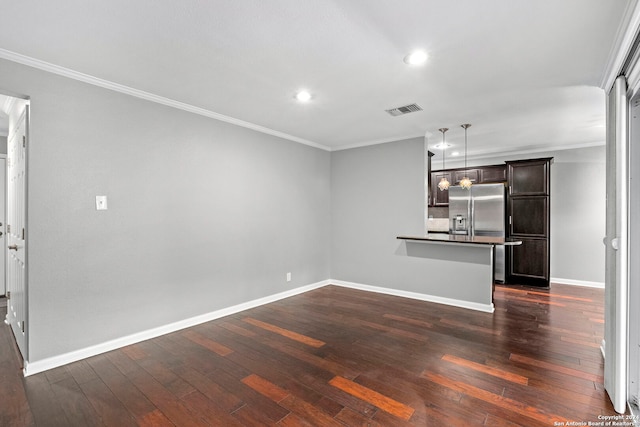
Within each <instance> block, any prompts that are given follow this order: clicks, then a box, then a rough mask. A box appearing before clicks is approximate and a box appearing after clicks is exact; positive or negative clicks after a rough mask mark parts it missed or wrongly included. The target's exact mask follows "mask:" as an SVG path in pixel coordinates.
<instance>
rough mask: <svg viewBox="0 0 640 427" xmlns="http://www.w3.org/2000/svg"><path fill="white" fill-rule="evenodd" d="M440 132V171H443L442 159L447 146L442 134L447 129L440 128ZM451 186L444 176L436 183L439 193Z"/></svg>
mask: <svg viewBox="0 0 640 427" xmlns="http://www.w3.org/2000/svg"><path fill="white" fill-rule="evenodd" d="M438 130H439V131H440V132H442V169H444V157H445V154H446V150H447V146H446V144H445V142H444V133H445V132H446V131H448V130H449V129H448V128H440V129H438ZM450 185H451V184H450V183H449V181H447V178H446V176H445V175H443V176H442V178H440V182H439V183H438V188H439V189H440V191H444V190H448V189H449V186H450Z"/></svg>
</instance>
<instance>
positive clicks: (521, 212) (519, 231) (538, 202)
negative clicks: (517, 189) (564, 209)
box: [509, 196, 549, 238]
mask: <svg viewBox="0 0 640 427" xmlns="http://www.w3.org/2000/svg"><path fill="white" fill-rule="evenodd" d="M548 202H549V200H548V198H547V197H539V196H523V197H511V198H510V199H509V211H510V212H511V216H510V221H509V222H510V223H509V232H510V234H511V235H512V236H518V237H541V238H546V237H547V236H548V235H549V231H548V230H549V221H548V219H549V218H548V215H547V212H548V211H549V203H548Z"/></svg>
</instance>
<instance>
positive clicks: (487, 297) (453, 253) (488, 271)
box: [397, 234, 522, 313]
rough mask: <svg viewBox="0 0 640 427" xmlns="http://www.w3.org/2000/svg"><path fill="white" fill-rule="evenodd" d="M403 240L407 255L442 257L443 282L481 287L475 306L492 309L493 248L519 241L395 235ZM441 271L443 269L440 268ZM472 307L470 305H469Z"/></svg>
mask: <svg viewBox="0 0 640 427" xmlns="http://www.w3.org/2000/svg"><path fill="white" fill-rule="evenodd" d="M397 239H398V240H402V241H404V244H405V246H406V255H407V256H410V257H417V258H427V259H432V260H441V261H443V262H441V263H440V262H439V263H438V266H439V267H438V268H441V269H446V272H444V274H445V275H446V277H447V283H446V286H460V287H468V286H469V285H470V284H477V286H479V287H482V288H483V289H484V290H482V291H481V292H480V293H481V295H482V299H483V301H481V302H480V304H479V305H478V307H477V308H476V309H478V310H481V311H487V312H491V313H492V312H493V311H494V307H493V284H494V251H495V247H496V246H517V245H521V244H522V241H521V240H518V239H510V238H506V239H505V238H503V237H492V236H466V235H449V234H427V235H422V236H398V237H397ZM440 272H441V273H442V271H440ZM469 308H473V307H469Z"/></svg>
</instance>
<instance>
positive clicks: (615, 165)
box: [604, 76, 629, 413]
mask: <svg viewBox="0 0 640 427" xmlns="http://www.w3.org/2000/svg"><path fill="white" fill-rule="evenodd" d="M628 118H629V101H628V99H627V84H626V80H625V78H624V77H623V76H621V77H618V78H617V79H616V81H615V84H614V86H613V89H611V92H610V93H609V96H608V103H607V166H606V170H607V172H606V174H607V221H606V233H607V235H606V237H605V239H604V243H605V245H606V250H605V251H606V262H605V268H606V273H605V331H604V354H605V363H604V387H605V389H606V390H607V393H609V397H610V398H611V402H612V403H613V407H614V408H615V410H616V411H618V412H619V413H624V412H625V410H626V406H627V355H628V346H627V344H628V272H629V269H628V200H629V197H628V194H629V193H628V192H629V187H628V183H629V181H628V179H629V175H628V163H627V159H628V140H629V133H628V130H629V127H628Z"/></svg>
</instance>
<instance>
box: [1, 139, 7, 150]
mask: <svg viewBox="0 0 640 427" xmlns="http://www.w3.org/2000/svg"><path fill="white" fill-rule="evenodd" d="M0 154H7V137H6V136H0Z"/></svg>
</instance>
